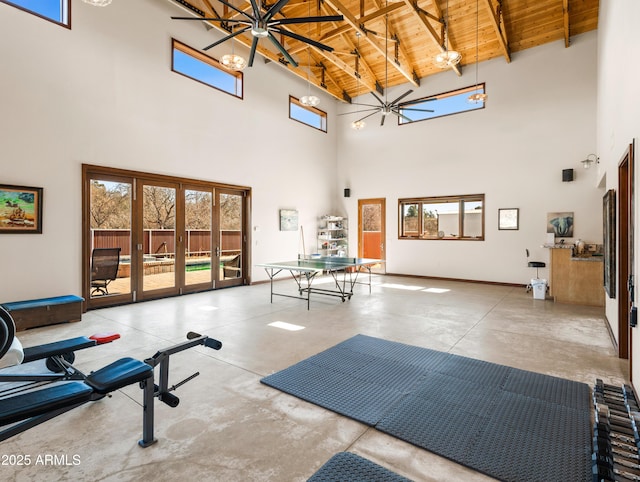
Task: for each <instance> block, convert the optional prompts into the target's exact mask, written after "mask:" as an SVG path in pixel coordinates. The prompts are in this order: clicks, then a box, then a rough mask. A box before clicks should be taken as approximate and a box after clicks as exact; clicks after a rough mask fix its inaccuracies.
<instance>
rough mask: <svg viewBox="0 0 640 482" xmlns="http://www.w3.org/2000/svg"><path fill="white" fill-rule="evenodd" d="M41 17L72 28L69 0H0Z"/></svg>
mask: <svg viewBox="0 0 640 482" xmlns="http://www.w3.org/2000/svg"><path fill="white" fill-rule="evenodd" d="M0 3H6V4H7V5H11V6H13V7H16V8H19V9H20V10H24V11H25V12H29V13H32V14H33V15H36V16H38V17H40V18H43V19H45V20H49V21H51V22H53V23H57V24H58V25H61V26H63V27H67V28H71V13H70V11H69V0H0Z"/></svg>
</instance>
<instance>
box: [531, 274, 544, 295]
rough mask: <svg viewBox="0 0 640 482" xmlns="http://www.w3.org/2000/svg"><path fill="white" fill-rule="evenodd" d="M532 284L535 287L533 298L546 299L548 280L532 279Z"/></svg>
mask: <svg viewBox="0 0 640 482" xmlns="http://www.w3.org/2000/svg"><path fill="white" fill-rule="evenodd" d="M531 286H532V288H533V299H534V300H544V299H545V298H546V296H547V280H546V279H532V280H531Z"/></svg>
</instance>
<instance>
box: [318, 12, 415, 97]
mask: <svg viewBox="0 0 640 482" xmlns="http://www.w3.org/2000/svg"><path fill="white" fill-rule="evenodd" d="M325 3H326V4H327V5H329V6H331V8H333V9H334V10H335V11H336V12H338V13H339V14H341V15H342V16H344V21H345V22H346V23H347V24H349V25H351V27H352V28H353V29H355V30H356V31H358V32H360V34H361V35H362V38H363V39H364V40H365V41H366V42H368V43H369V44H370V45H371V46H372V47H373V48H374V49H376V50H377V51H378V52H379V53H380V54H381V55H383V56H385V58H387V59H389V57H388V55H387V52H386V51H385V48H384V45H381V42H380V41H379V40H378V39H377V38H375V36H374V35H372V34H371V33H370V32H368V31H367V30H366V29H364V28H362V23H361V22H360V21H359V19H358V18H357V17H356V16H355V15H353V14H352V13H351V12H350V11H349V9H348V8H347V7H346V6H345V5H344V4H343V3H342V2H341V1H340V0H325ZM390 60H391V61H390V62H389V64H390V65H392V66H393V68H394V69H396V70H397V71H398V72H399V73H400V74H402V75H403V76H404V77H405V78H406V79H407V80H408V81H409V82H410V83H412V84H413V85H415V86H416V87H417V86H418V83H417V82H416V80H415V79H414V78H413V73H412V72H411V71H410V70H409V69H408V68H407V66H406V63H405V64H403V63H402V62H400V63H398V62H394V61H393V59H390Z"/></svg>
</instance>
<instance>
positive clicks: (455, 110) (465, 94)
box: [398, 83, 486, 124]
mask: <svg viewBox="0 0 640 482" xmlns="http://www.w3.org/2000/svg"><path fill="white" fill-rule="evenodd" d="M475 93H478V94H484V93H486V92H485V85H484V83H482V84H478V85H477V86H475V85H472V86H471V87H465V88H463V89H457V90H452V91H450V92H443V93H442V94H436V95H432V96H429V97H423V98H422V99H416V100H412V101H410V102H404V103H401V104H400V105H399V108H400V114H402V115H403V116H405V117H407V118H408V119H411V122H409V121H408V120H406V119H403V118H402V117H399V118H398V119H399V122H400V124H411V123H413V122H417V121H423V120H428V119H435V118H436V117H443V116H446V115H452V114H460V113H462V112H469V111H472V110H478V109H484V104H485V102H484V101H480V102H477V103H473V102H469V100H468V99H469V96H470V95H471V94H475ZM412 109H423V111H416V110H412ZM427 110H431V111H433V112H424V111H427Z"/></svg>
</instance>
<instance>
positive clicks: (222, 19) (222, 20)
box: [171, 17, 249, 24]
mask: <svg viewBox="0 0 640 482" xmlns="http://www.w3.org/2000/svg"><path fill="white" fill-rule="evenodd" d="M171 19H172V20H206V21H208V22H222V23H243V22H244V23H246V24H249V21H248V20H237V19H233V18H213V17H211V18H202V17H171Z"/></svg>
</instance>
